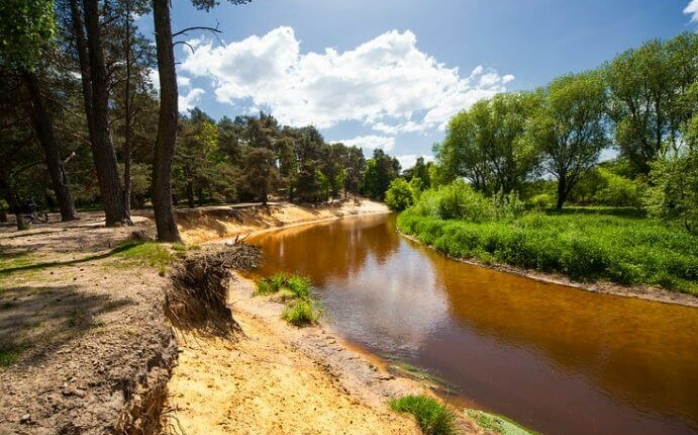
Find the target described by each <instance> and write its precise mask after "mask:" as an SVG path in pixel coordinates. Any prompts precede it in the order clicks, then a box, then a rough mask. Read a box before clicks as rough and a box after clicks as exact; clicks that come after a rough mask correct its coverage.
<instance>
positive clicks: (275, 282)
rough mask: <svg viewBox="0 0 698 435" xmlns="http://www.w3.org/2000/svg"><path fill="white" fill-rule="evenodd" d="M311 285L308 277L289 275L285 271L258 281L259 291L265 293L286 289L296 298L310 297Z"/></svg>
mask: <svg viewBox="0 0 698 435" xmlns="http://www.w3.org/2000/svg"><path fill="white" fill-rule="evenodd" d="M310 287H311V284H310V280H309V279H308V278H306V277H304V276H300V275H288V274H285V273H283V272H281V273H277V274H274V275H272V276H271V277H268V278H262V279H260V280H258V281H257V293H258V294H263V295H265V294H272V293H277V292H280V291H284V290H285V291H287V292H290V293H291V294H292V295H294V296H295V297H296V298H300V299H307V298H309V297H310Z"/></svg>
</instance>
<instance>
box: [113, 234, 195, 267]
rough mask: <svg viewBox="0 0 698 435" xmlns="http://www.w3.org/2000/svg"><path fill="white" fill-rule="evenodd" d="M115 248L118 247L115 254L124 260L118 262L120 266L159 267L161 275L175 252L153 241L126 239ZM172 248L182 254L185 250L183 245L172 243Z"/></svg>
mask: <svg viewBox="0 0 698 435" xmlns="http://www.w3.org/2000/svg"><path fill="white" fill-rule="evenodd" d="M117 249H119V251H118V253H117V254H116V255H117V256H118V257H121V258H122V259H124V260H125V261H123V262H121V263H120V266H123V267H132V266H134V265H137V266H142V265H147V266H150V267H155V268H157V269H159V271H160V274H161V275H163V274H164V273H165V270H166V269H167V266H169V265H170V263H172V261H173V260H174V258H175V254H173V253H172V252H171V251H170V250H169V249H167V247H165V246H163V245H161V244H159V243H155V242H142V241H139V240H127V241H125V242H122V243H120V244H119V245H118V247H117ZM173 250H174V251H175V252H176V253H177V254H182V253H183V252H184V251H186V248H184V247H183V245H182V247H181V248H180V247H179V246H178V245H173Z"/></svg>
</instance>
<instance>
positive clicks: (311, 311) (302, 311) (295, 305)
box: [281, 299, 320, 326]
mask: <svg viewBox="0 0 698 435" xmlns="http://www.w3.org/2000/svg"><path fill="white" fill-rule="evenodd" d="M319 317H320V314H319V311H318V309H317V308H316V307H315V303H314V302H313V301H309V300H306V299H300V300H298V301H295V302H292V303H291V304H290V305H287V306H286V308H284V310H283V311H282V312H281V318H283V319H284V320H285V321H287V322H288V323H290V324H291V325H293V326H304V325H313V324H315V323H317V321H318V318H319Z"/></svg>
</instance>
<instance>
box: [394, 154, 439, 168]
mask: <svg viewBox="0 0 698 435" xmlns="http://www.w3.org/2000/svg"><path fill="white" fill-rule="evenodd" d="M419 157H423V158H424V163H427V162H433V161H434V156H427V155H421V156H418V155H417V154H406V155H404V156H397V157H395V158H396V159H397V161H398V162H400V167H401V168H402V169H403V170H405V169H409V168H411V167H412V166H414V164H415V163H417V158H419Z"/></svg>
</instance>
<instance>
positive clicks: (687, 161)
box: [646, 154, 698, 234]
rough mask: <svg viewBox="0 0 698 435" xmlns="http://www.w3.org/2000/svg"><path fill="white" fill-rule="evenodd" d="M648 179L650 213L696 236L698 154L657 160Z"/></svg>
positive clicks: (697, 231)
mask: <svg viewBox="0 0 698 435" xmlns="http://www.w3.org/2000/svg"><path fill="white" fill-rule="evenodd" d="M650 179H651V180H652V184H653V187H652V188H651V190H650V195H648V197H647V200H646V201H647V205H648V208H649V210H650V213H651V214H652V215H653V216H656V217H658V218H660V219H663V220H665V221H669V222H672V221H674V222H680V223H681V225H682V226H683V227H684V228H685V229H686V230H687V231H688V232H690V233H692V234H698V155H696V154H690V155H687V156H680V157H676V158H673V159H660V160H658V161H656V162H654V164H653V165H652V172H650Z"/></svg>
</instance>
